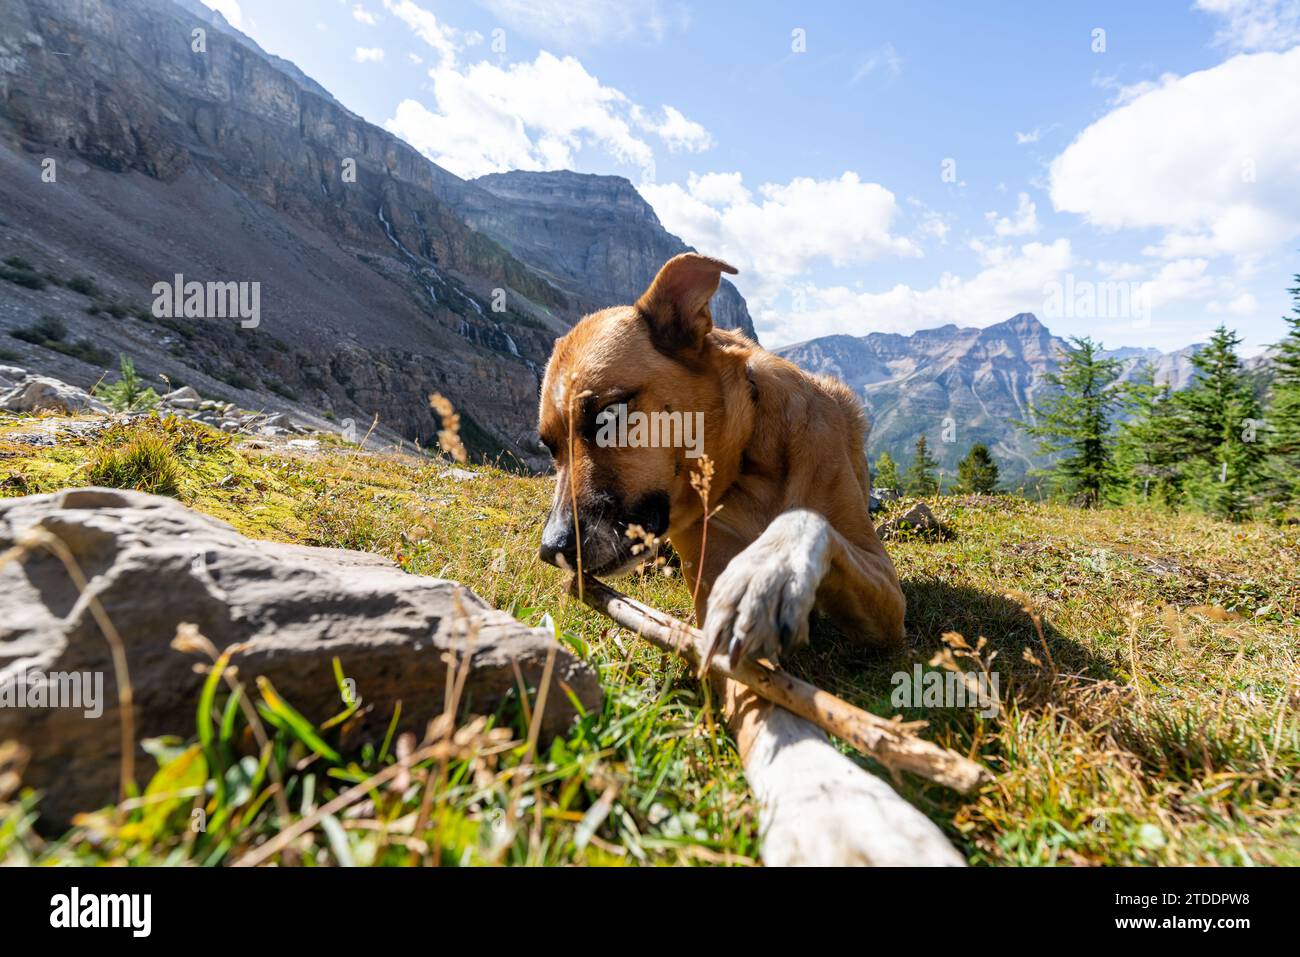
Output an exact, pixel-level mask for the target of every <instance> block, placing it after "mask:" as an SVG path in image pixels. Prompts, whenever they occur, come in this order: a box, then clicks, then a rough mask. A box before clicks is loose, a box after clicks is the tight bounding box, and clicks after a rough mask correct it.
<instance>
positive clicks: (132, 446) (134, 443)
mask: <svg viewBox="0 0 1300 957" xmlns="http://www.w3.org/2000/svg"><path fill="white" fill-rule="evenodd" d="M87 471H88V475H89V478H90V481H91V483H92V484H94V485H102V486H105V487H107V488H126V489H135V490H137V491H140V492H149V493H150V494H153V495H175V494H176V493H177V492H178V491H179V490H180V479H181V469H180V464H179V463H178V462H177V460H176V450H175V447H174V446H173V445H172V444H171V442H169V441H168V440H167V438H165V437H164V436H162V435H158V434H155V433H151V432H141V433H139V434H137V435H135V436H134V437H132V438H131V439H130V440H129V441H128V442H127V443H126V444H125V445H121V446H115V447H114V446H103V445H101V446H100V447H98V448H97V449H96V450H95V453H94V456H93V457H92V458H91V461H90V466H89V468H88V470H87Z"/></svg>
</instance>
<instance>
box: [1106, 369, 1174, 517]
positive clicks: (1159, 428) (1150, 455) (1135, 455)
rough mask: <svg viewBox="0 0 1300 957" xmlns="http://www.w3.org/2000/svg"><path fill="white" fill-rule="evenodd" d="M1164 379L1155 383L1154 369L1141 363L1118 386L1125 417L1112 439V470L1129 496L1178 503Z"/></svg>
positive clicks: (1171, 410) (1166, 503)
mask: <svg viewBox="0 0 1300 957" xmlns="http://www.w3.org/2000/svg"><path fill="white" fill-rule="evenodd" d="M1170 394H1171V389H1170V387H1169V383H1168V382H1163V383H1157V382H1156V369H1155V366H1153V365H1152V364H1151V363H1150V362H1145V361H1144V362H1143V363H1142V364H1141V365H1139V366H1138V367H1137V369H1135V370H1134V373H1133V377H1132V378H1131V379H1130V380H1129V381H1128V382H1127V383H1125V384H1124V386H1123V387H1122V388H1121V389H1120V396H1121V401H1122V402H1123V405H1124V411H1125V413H1126V414H1127V419H1126V420H1125V421H1124V422H1122V423H1121V424H1120V426H1119V433H1118V436H1117V439H1116V442H1115V470H1116V472H1117V474H1118V476H1119V482H1120V484H1121V485H1122V486H1123V487H1124V488H1125V489H1127V490H1128V491H1129V493H1130V494H1131V497H1133V498H1136V499H1139V500H1141V501H1143V502H1149V501H1160V502H1163V503H1164V504H1165V505H1168V506H1174V505H1176V504H1177V503H1178V499H1179V495H1180V485H1181V479H1182V473H1181V472H1180V470H1179V468H1178V456H1177V454H1176V453H1175V452H1174V450H1173V449H1172V447H1171V445H1170V442H1169V436H1170V434H1171V432H1172V431H1173V428H1174V427H1173V423H1172V416H1173V404H1172V402H1171V401H1170Z"/></svg>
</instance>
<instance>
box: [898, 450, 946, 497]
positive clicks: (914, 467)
mask: <svg viewBox="0 0 1300 957" xmlns="http://www.w3.org/2000/svg"><path fill="white" fill-rule="evenodd" d="M938 467H939V463H938V462H937V461H935V458H934V456H933V455H931V454H930V446H929V445H928V444H927V443H926V441H925V436H924V435H922V436H919V437H918V438H917V440H916V455H915V457H914V458H913V459H912V464H911V466H910V467H909V468H908V470H907V474H906V475H905V476H903V487H904V488H906V489H907V493H908V494H909V495H937V494H938V493H939V478H938V476H937V475H936V474H935V470H936V469H937V468H938Z"/></svg>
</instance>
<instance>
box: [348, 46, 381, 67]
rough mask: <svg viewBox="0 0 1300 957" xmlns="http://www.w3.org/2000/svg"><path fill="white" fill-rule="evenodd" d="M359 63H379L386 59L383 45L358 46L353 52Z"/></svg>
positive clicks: (353, 56)
mask: <svg viewBox="0 0 1300 957" xmlns="http://www.w3.org/2000/svg"><path fill="white" fill-rule="evenodd" d="M352 59H353V60H355V61H356V62H357V63H379V62H381V61H382V60H383V59H384V49H383V47H357V49H356V52H354V53H353V54H352Z"/></svg>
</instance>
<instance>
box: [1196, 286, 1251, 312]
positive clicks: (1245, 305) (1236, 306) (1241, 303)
mask: <svg viewBox="0 0 1300 957" xmlns="http://www.w3.org/2000/svg"><path fill="white" fill-rule="evenodd" d="M1205 309H1206V311H1207V312H1210V313H1213V314H1215V315H1218V314H1220V313H1224V312H1228V313H1231V314H1232V315H1234V316H1253V315H1255V314H1256V313H1257V312H1258V311H1259V301H1258V300H1257V299H1256V298H1255V297H1254V296H1252V295H1251V294H1250V293H1248V292H1243V293H1242V294H1241V295H1239V296H1236V297H1235V298H1233V299H1231V300H1229V301H1228V302H1226V303H1224V302H1220V301H1218V300H1214V301H1212V302H1210V303H1208V304H1206V307H1205Z"/></svg>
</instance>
